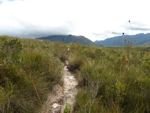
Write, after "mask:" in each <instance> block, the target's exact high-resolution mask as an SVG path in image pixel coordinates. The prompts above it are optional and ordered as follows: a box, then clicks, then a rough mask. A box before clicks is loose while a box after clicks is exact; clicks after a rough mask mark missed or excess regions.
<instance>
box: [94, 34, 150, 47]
mask: <svg viewBox="0 0 150 113" xmlns="http://www.w3.org/2000/svg"><path fill="white" fill-rule="evenodd" d="M125 37H126V38H127V40H128V41H129V43H131V44H132V45H134V46H139V45H147V44H150V33H147V34H143V33H141V34H136V35H125V36H116V37H112V38H108V39H106V40H102V41H95V44H96V45H98V46H108V47H111V46H123V45H124V38H125Z"/></svg>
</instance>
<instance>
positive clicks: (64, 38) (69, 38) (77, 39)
mask: <svg viewBox="0 0 150 113" xmlns="http://www.w3.org/2000/svg"><path fill="white" fill-rule="evenodd" d="M37 39H40V40H50V41H59V42H64V43H79V44H84V45H94V44H95V43H94V42H93V41H91V40H90V39H88V38H86V37H84V36H76V35H49V36H46V37H40V38H37Z"/></svg>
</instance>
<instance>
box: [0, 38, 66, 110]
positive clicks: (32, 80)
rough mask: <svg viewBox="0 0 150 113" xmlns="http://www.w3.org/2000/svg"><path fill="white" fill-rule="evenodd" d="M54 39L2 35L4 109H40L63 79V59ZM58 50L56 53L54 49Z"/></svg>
mask: <svg viewBox="0 0 150 113" xmlns="http://www.w3.org/2000/svg"><path fill="white" fill-rule="evenodd" d="M54 49H56V46H55V44H54V43H48V42H41V41H35V40H27V39H26V40H23V39H22V40H21V39H16V38H9V37H2V38H1V39H0V112H1V113H37V112H38V110H39V108H40V107H41V105H42V104H43V102H44V101H45V99H46V98H47V94H48V92H50V91H51V90H52V88H53V86H54V85H55V84H57V83H59V82H60V78H61V75H62V66H63V65H62V63H61V61H60V60H59V58H58V57H55V54H57V52H59V51H57V52H56V51H54ZM54 52H56V53H54Z"/></svg>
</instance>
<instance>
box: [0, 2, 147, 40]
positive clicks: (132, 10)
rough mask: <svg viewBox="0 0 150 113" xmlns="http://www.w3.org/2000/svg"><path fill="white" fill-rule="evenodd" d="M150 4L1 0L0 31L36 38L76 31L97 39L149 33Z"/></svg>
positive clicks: (75, 32) (76, 33) (6, 33)
mask: <svg viewBox="0 0 150 113" xmlns="http://www.w3.org/2000/svg"><path fill="white" fill-rule="evenodd" d="M149 4H150V1H149V0H0V34H1V35H15V36H23V37H32V38H33V37H39V36H46V35H51V34H74V35H84V36H86V37H88V38H90V39H91V40H93V41H94V40H103V39H105V38H108V37H112V36H116V35H121V34H122V32H125V33H126V34H137V33H148V32H150V21H149V20H150V15H149V11H150V7H149ZM128 20H130V21H131V22H130V23H129V22H128Z"/></svg>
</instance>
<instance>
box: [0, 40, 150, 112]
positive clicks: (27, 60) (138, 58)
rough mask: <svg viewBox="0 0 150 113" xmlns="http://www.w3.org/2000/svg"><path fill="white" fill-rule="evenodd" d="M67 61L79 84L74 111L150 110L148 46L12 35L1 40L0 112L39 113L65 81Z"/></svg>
mask: <svg viewBox="0 0 150 113" xmlns="http://www.w3.org/2000/svg"><path fill="white" fill-rule="evenodd" d="M68 47H69V48H70V53H66V49H67V48H68ZM66 59H68V60H69V65H68V68H69V70H70V71H72V73H74V74H75V76H76V78H77V79H78V81H79V86H78V90H79V91H78V94H77V97H76V105H75V108H74V113H149V112H150V96H149V95H150V49H149V47H147V48H146V47H137V48H135V47H134V48H133V47H124V48H123V47H122V48H97V47H89V46H81V45H77V44H67V45H65V44H63V43H57V42H55V43H54V42H48V41H40V40H29V39H15V38H8V37H1V38H0V112H2V113H38V110H39V109H40V107H41V105H42V104H43V102H44V101H45V99H46V97H47V94H48V92H49V91H52V88H53V86H54V85H55V84H57V83H60V78H61V75H62V72H61V71H62V69H63V62H64V61H65V60H66ZM65 112H66V113H68V112H70V109H69V108H68V107H66V108H65Z"/></svg>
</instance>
